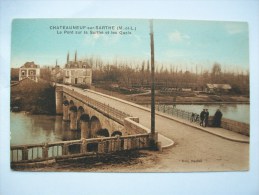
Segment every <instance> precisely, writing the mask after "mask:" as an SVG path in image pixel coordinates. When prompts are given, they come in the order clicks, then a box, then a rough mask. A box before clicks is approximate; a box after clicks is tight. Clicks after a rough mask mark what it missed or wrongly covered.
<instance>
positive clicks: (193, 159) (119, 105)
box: [65, 86, 249, 172]
mask: <svg viewBox="0 0 259 195" xmlns="http://www.w3.org/2000/svg"><path fill="white" fill-rule="evenodd" d="M65 87H69V88H70V89H74V90H75V91H77V92H80V93H82V94H84V95H86V96H88V97H90V98H92V99H95V100H97V101H99V102H102V103H105V104H109V106H111V107H114V108H116V109H118V110H121V111H123V112H125V113H128V114H130V115H132V116H135V117H139V119H140V124H142V125H144V126H146V127H148V128H150V111H149V110H148V109H146V108H144V107H142V106H139V105H137V104H133V103H131V102H127V101H124V100H121V99H118V98H114V97H111V96H108V95H104V94H100V93H97V92H95V91H91V90H82V89H79V88H75V87H71V86H65ZM155 126H156V131H157V132H158V133H159V134H160V135H162V136H161V137H159V140H160V141H162V145H163V146H165V147H166V146H170V145H171V144H172V142H170V139H171V140H173V141H174V146H173V147H168V148H167V149H164V150H163V152H162V154H161V158H163V159H160V160H159V161H160V162H159V164H160V166H159V167H160V168H161V170H160V168H159V167H158V168H157V169H158V170H156V171H162V172H163V171H177V172H178V171H183V172H186V171H224V170H227V171H231V170H248V169H249V137H247V136H243V135H240V134H237V133H234V132H230V131H227V130H224V129H219V128H210V127H207V128H201V127H199V126H198V125H195V124H192V123H190V122H189V121H184V120H181V119H177V118H175V117H171V116H170V117H168V116H166V115H164V114H162V113H159V114H158V113H157V114H156V123H155ZM167 138H169V139H167ZM151 170H152V171H153V169H151Z"/></svg>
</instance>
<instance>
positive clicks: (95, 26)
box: [11, 19, 249, 71]
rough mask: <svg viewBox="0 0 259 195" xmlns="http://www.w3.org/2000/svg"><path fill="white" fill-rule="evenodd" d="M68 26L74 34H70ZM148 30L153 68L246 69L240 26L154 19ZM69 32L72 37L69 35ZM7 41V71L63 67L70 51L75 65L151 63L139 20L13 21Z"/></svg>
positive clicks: (143, 24)
mask: <svg viewBox="0 0 259 195" xmlns="http://www.w3.org/2000/svg"><path fill="white" fill-rule="evenodd" d="M71 26H77V27H76V28H78V29H75V28H74V29H69V28H70V27H71ZM153 29H154V44H155V62H156V64H157V66H160V67H161V66H163V67H164V68H170V67H171V66H174V67H176V66H177V67H178V69H184V70H185V69H187V70H190V71H194V69H195V67H196V66H198V67H199V68H201V69H211V67H212V65H213V64H214V63H219V64H221V66H222V69H225V70H229V69H230V70H233V69H237V70H240V71H241V70H242V71H247V70H248V69H249V45H248V24H247V23H245V22H216V21H191V20H189V21H188V20H154V21H153ZM71 30H72V31H73V34H71V33H69V32H68V31H71ZM76 31H77V32H79V31H81V34H76ZM90 31H92V32H96V31H99V33H97V34H96V33H91V32H90ZM100 31H101V32H102V33H103V34H101V33H100ZM111 31H112V32H113V33H117V34H111V33H112V32H111ZM85 32H86V33H87V34H85ZM106 33H108V34H106ZM11 42H12V44H11V67H20V66H22V65H23V64H24V63H25V62H27V61H34V62H35V63H36V64H38V65H41V66H44V65H55V63H56V60H57V62H58V64H59V65H61V66H63V65H64V64H65V63H66V56H67V53H69V56H70V60H73V59H74V55H75V51H77V58H78V59H79V60H80V59H81V60H82V59H84V58H86V57H91V56H93V57H96V58H97V57H98V58H101V59H102V60H103V61H105V62H108V63H110V64H112V63H114V62H115V60H117V61H122V62H125V61H126V62H127V63H128V62H129V63H130V62H131V63H132V64H137V63H140V62H141V61H143V60H148V59H150V22H149V20H144V19H14V20H13V22H12V40H11Z"/></svg>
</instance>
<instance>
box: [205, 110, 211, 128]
mask: <svg viewBox="0 0 259 195" xmlns="http://www.w3.org/2000/svg"><path fill="white" fill-rule="evenodd" d="M209 114H210V113H209V111H208V109H206V110H205V116H204V123H205V125H204V126H205V127H207V126H208V122H209Z"/></svg>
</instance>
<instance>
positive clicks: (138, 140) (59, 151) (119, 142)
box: [10, 133, 150, 163]
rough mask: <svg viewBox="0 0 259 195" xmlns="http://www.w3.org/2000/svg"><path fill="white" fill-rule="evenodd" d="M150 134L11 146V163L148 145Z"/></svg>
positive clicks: (107, 151) (104, 152) (64, 157)
mask: <svg viewBox="0 0 259 195" xmlns="http://www.w3.org/2000/svg"><path fill="white" fill-rule="evenodd" d="M149 141H150V134H148V133H147V134H137V135H129V136H115V137H102V138H93V139H81V140H72V141H62V142H54V143H43V144H30V145H19V146H11V157H10V158H11V163H29V162H32V163H33V162H40V161H46V160H51V159H57V160H58V159H66V158H73V157H80V156H86V155H98V154H108V153H113V152H118V151H122V150H124V151H125V150H139V149H147V148H148V147H149Z"/></svg>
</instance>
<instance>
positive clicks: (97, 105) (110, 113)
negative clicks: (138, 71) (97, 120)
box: [63, 87, 130, 125]
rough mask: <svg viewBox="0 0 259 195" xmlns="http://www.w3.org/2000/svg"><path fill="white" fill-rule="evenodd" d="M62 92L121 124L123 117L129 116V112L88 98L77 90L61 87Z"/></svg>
mask: <svg viewBox="0 0 259 195" xmlns="http://www.w3.org/2000/svg"><path fill="white" fill-rule="evenodd" d="M63 92H65V93H67V94H69V95H70V96H72V97H73V98H75V99H77V100H79V101H81V102H82V103H84V104H86V105H87V106H89V107H91V108H93V109H95V110H97V111H98V112H100V113H102V114H104V115H105V116H107V117H109V118H112V119H113V120H115V121H117V122H118V123H120V124H122V125H123V122H124V119H125V118H126V117H130V115H129V114H126V113H125V112H122V111H120V110H117V109H115V108H113V107H111V106H109V104H105V103H101V102H99V101H96V100H94V99H92V98H89V97H87V96H85V95H83V94H81V93H79V92H77V91H74V90H71V89H68V88H65V87H64V88H63Z"/></svg>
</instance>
